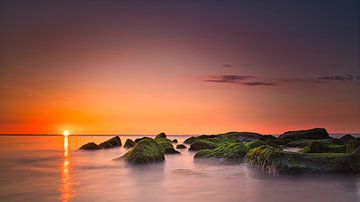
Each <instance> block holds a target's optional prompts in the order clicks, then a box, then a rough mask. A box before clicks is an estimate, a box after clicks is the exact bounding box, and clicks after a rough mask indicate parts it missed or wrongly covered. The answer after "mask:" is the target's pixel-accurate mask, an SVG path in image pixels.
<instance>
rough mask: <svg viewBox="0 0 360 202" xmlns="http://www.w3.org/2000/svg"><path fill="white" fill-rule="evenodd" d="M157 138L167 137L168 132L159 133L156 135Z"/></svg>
mask: <svg viewBox="0 0 360 202" xmlns="http://www.w3.org/2000/svg"><path fill="white" fill-rule="evenodd" d="M155 138H166V134H165V133H163V132H162V133H159V134H157V135H156V137H155Z"/></svg>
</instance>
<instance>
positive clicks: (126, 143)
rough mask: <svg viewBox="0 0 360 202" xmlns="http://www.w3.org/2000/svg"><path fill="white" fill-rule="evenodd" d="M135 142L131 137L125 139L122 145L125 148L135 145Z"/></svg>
mask: <svg viewBox="0 0 360 202" xmlns="http://www.w3.org/2000/svg"><path fill="white" fill-rule="evenodd" d="M135 144H136V143H135V142H134V141H132V140H131V139H127V140H126V141H125V144H124V147H125V148H131V147H133V146H135Z"/></svg>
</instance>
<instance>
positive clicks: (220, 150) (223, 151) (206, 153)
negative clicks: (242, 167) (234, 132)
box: [194, 142, 248, 161]
mask: <svg viewBox="0 0 360 202" xmlns="http://www.w3.org/2000/svg"><path fill="white" fill-rule="evenodd" d="M247 151H248V148H247V147H246V146H245V145H244V143H242V142H230V143H225V144H222V145H220V146H218V147H216V148H215V149H205V150H200V151H198V152H197V153H196V154H195V156H194V159H200V158H214V159H220V160H225V161H229V160H241V159H243V158H244V156H245V154H246V152H247Z"/></svg>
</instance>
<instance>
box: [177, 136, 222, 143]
mask: <svg viewBox="0 0 360 202" xmlns="http://www.w3.org/2000/svg"><path fill="white" fill-rule="evenodd" d="M216 137H217V135H200V136H197V137H195V136H192V137H189V138H187V139H185V140H184V143H185V144H192V143H193V142H194V141H195V140H199V139H209V138H216Z"/></svg>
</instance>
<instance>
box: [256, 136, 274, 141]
mask: <svg viewBox="0 0 360 202" xmlns="http://www.w3.org/2000/svg"><path fill="white" fill-rule="evenodd" d="M259 140H262V141H269V140H270V141H271V140H277V137H275V136H273V135H263V136H262V137H260V138H259Z"/></svg>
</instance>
